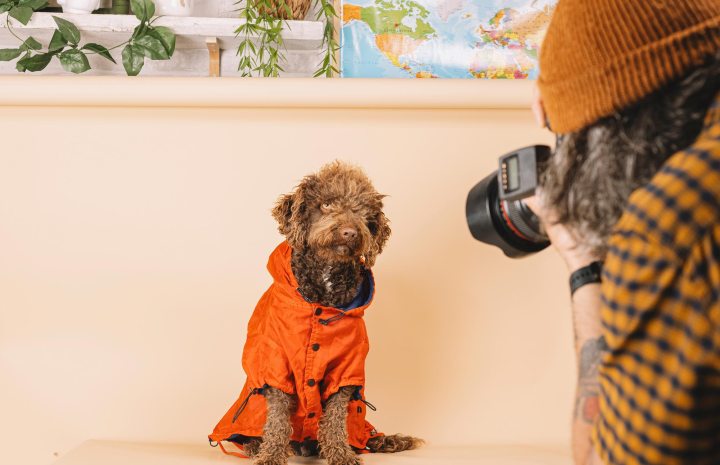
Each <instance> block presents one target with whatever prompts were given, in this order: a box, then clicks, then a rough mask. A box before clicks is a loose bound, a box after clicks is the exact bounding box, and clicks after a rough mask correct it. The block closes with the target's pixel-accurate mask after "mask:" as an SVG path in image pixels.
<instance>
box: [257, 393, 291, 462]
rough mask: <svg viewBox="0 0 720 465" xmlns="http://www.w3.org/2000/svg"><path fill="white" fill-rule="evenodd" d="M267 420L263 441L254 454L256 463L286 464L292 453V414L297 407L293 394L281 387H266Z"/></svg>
mask: <svg viewBox="0 0 720 465" xmlns="http://www.w3.org/2000/svg"><path fill="white" fill-rule="evenodd" d="M264 394H265V401H266V405H267V420H265V428H264V429H263V437H262V443H261V444H260V447H259V450H258V451H257V453H256V454H253V459H255V464H256V465H285V464H287V461H288V457H289V456H290V455H291V454H290V436H291V435H292V425H291V423H290V416H291V415H292V411H293V409H294V408H295V402H294V399H293V398H292V396H290V395H288V394H285V393H284V392H282V391H281V390H279V389H275V388H272V387H268V388H265V392H264Z"/></svg>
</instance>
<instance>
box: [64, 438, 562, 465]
mask: <svg viewBox="0 0 720 465" xmlns="http://www.w3.org/2000/svg"><path fill="white" fill-rule="evenodd" d="M363 461H364V462H365V464H366V465H390V464H392V465H439V464H442V465H568V464H569V459H568V453H567V451H565V450H560V449H557V448H548V447H528V446H524V447H522V446H471V447H437V446H428V447H426V448H424V449H422V450H414V451H408V452H403V453H401V454H375V455H364V456H363ZM211 463H212V464H228V465H229V464H235V465H249V464H250V462H249V461H246V460H240V459H237V458H235V457H229V456H226V455H223V454H218V453H217V452H216V451H215V450H213V449H211V448H209V447H204V446H202V445H189V444H143V443H123V442H114V441H88V442H86V443H84V444H82V445H81V446H80V447H78V448H77V449H76V450H74V451H72V452H70V453H69V454H68V455H67V456H66V457H63V458H62V459H60V460H58V461H57V462H56V463H55V465H99V464H102V465H207V464H211ZM324 463H325V461H323V460H320V459H318V458H301V457H293V458H291V459H290V465H320V464H324Z"/></svg>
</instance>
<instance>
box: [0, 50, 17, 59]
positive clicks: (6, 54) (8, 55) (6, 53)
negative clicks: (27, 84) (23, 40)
mask: <svg viewBox="0 0 720 465" xmlns="http://www.w3.org/2000/svg"><path fill="white" fill-rule="evenodd" d="M20 54H22V50H20V49H19V48H0V61H12V60H14V59H15V58H17V57H19V56H20Z"/></svg>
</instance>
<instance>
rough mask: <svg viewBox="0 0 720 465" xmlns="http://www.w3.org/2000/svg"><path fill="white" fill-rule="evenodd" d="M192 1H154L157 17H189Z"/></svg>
mask: <svg viewBox="0 0 720 465" xmlns="http://www.w3.org/2000/svg"><path fill="white" fill-rule="evenodd" d="M192 4H193V0H155V14H156V15H158V16H190V15H191V14H192Z"/></svg>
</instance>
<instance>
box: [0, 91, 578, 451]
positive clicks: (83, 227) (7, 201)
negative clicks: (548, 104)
mask: <svg viewBox="0 0 720 465" xmlns="http://www.w3.org/2000/svg"><path fill="white" fill-rule="evenodd" d="M27 81H28V82H31V81H33V79H28V80H27ZM38 82H47V81H42V80H38ZM53 82H55V83H57V87H56V92H57V93H58V94H62V92H63V89H64V85H65V84H67V86H68V88H69V89H74V90H73V92H76V91H77V88H76V87H75V86H77V85H78V84H77V82H76V81H75V80H72V79H67V80H64V81H53ZM78 82H84V85H86V86H87V88H88V89H91V91H92V92H96V93H99V91H98V86H99V84H98V81H95V80H92V79H89V80H85V81H81V80H78ZM118 82H119V81H118ZM122 82H130V81H122ZM158 82H159V81H158ZM173 82H174V81H173V80H165V81H164V83H165V85H167V86H168V87H169V88H172V86H173ZM207 82H208V81H207V80H198V81H196V85H197V89H196V90H195V92H197V93H201V91H202V88H203V86H204V85H205V84H206V83H207ZM306 84H307V86H306ZM478 84H479V83H478ZM148 85H155V84H154V83H153V84H148ZM283 85H284V84H283ZM343 85H344V86H347V87H345V89H347V90H352V91H353V92H355V93H357V94H360V95H368V96H373V95H376V92H385V90H383V88H384V87H383V86H385V85H386V83H384V82H381V81H380V82H378V83H372V82H365V81H361V82H358V83H357V84H356V86H355V87H352V86H350V85H348V84H343ZM392 85H395V84H390V86H392ZM463 85H465V84H463ZM296 86H297V87H296V89H295V91H296V93H297V94H300V95H305V94H307V93H309V92H317V91H319V89H320V87H318V86H316V84H314V82H313V83H306V82H297V83H296ZM375 86H376V87H375ZM0 88H2V89H3V91H2V92H0V94H1V95H2V97H1V98H2V100H3V101H5V102H7V101H8V100H11V99H13V98H15V99H16V101H20V100H22V98H21V97H18V96H15V97H12V96H9V95H8V93H7V91H6V89H8V88H7V87H5V85H4V84H2V85H1V87H0ZM40 88H43V89H44V90H42V92H49V91H48V90H47V88H45V87H43V85H42V84H41V85H40ZM385 88H386V87H385ZM408 88H409V89H417V87H413V85H409V87H408ZM446 88H447V86H446V84H445V83H444V82H443V83H442V84H441V85H439V87H438V92H441V91H442V89H446ZM92 89H94V90H92ZM128 89H134V88H133V87H132V86H128V87H123V86H121V85H118V86H117V87H113V88H106V89H105V92H106V93H107V94H108V95H110V94H112V95H113V98H114V99H117V100H118V101H120V100H124V99H127V100H132V99H133V98H134V96H133V95H132V93H128V92H129V90H128ZM280 89H281V90H282V89H285V88H284V87H282V86H281V87H280ZM427 89H429V91H431V90H432V88H431V87H430V88H427ZM466 89H468V88H467V87H466ZM474 89H475V90H474V91H475V92H478V93H482V92H486V91H488V87H484V86H482V85H477V87H475V88H474ZM490 89H492V90H493V92H495V91H496V90H497V88H495V87H490ZM521 89H522V87H521ZM266 91H267V88H266ZM213 92H214V91H213V90H212V88H211V89H210V90H209V93H210V94H211V95H215V96H216V97H217V95H218V94H213ZM411 92H412V90H411ZM168 95H169V94H165V96H166V97H167V96H168ZM264 96H265V97H267V98H268V99H269V100H270V101H273V99H272V95H270V94H269V93H266V94H265V95H264ZM261 97H263V95H260V96H256V97H255V98H256V99H257V100H260V99H261ZM167 98H169V97H167ZM177 98H178V99H180V100H182V99H183V98H185V96H183V95H177ZM227 98H228V100H232V99H233V98H235V97H233V96H232V95H228V97H227ZM319 98H322V97H319ZM348 98H350V97H348ZM368 98H373V97H368ZM467 98H468V99H470V100H472V99H479V98H480V97H477V96H474V95H472V93H470V94H469V95H468V97H467ZM490 98H491V99H492V98H495V99H496V98H498V97H497V95H494V96H492V97H490ZM511 98H514V97H513V96H511ZM25 100H26V101H32V98H25ZM31 103H33V104H35V105H37V104H39V103H41V102H39V101H32V102H31ZM410 105H412V102H411V103H410ZM0 123H1V125H2V128H3V134H4V137H3V145H2V150H1V151H0V373H2V381H1V382H0V412H2V422H0V463H2V464H8V465H15V464H22V465H44V464H47V463H49V462H51V461H52V460H53V458H54V457H55V455H54V454H57V455H58V456H60V457H62V456H63V455H64V454H65V453H66V452H68V451H70V450H71V449H73V448H75V447H76V446H78V445H79V444H80V443H82V442H83V441H86V440H88V439H108V440H119V441H143V442H159V443H187V444H196V445H198V446H204V444H205V437H206V435H207V434H208V433H209V432H210V431H211V429H212V427H213V426H214V425H215V423H216V422H217V420H218V419H219V418H220V416H221V415H222V414H223V413H224V412H225V411H226V409H227V408H228V407H229V406H230V404H231V403H232V401H233V400H234V399H235V397H236V396H237V395H238V393H239V390H240V388H241V386H242V383H243V380H244V376H243V373H242V370H241V366H240V353H241V350H242V345H243V342H244V336H245V327H246V324H247V320H248V317H249V315H250V313H251V311H252V309H253V307H254V305H255V303H256V301H257V299H258V298H259V297H260V295H261V293H262V292H263V291H264V289H265V288H266V286H267V285H268V283H269V278H268V275H267V273H266V272H265V263H266V260H267V256H268V254H269V253H270V251H271V250H272V249H273V247H274V246H275V245H276V244H277V243H278V241H280V239H281V238H280V236H279V235H278V234H277V232H276V229H275V224H274V223H273V220H272V218H271V217H270V214H269V210H270V208H271V206H272V204H273V202H274V201H275V199H276V198H277V196H278V195H279V194H281V193H284V192H287V191H288V190H289V189H290V188H291V187H292V186H293V185H294V184H295V183H296V182H297V181H298V179H299V178H300V177H301V176H302V175H304V174H306V173H308V172H310V171H313V170H315V169H317V168H318V167H319V166H320V165H321V164H323V163H325V162H327V161H329V160H332V159H334V158H341V159H344V160H348V161H352V162H356V163H359V164H361V165H362V166H363V167H364V168H365V169H366V171H367V172H368V174H369V175H370V176H371V177H372V178H373V179H374V181H375V183H376V186H377V188H378V189H379V190H381V191H383V192H385V193H387V194H389V197H388V198H387V202H386V205H387V214H388V216H389V217H390V219H391V220H392V227H393V236H392V237H391V239H390V242H389V244H388V247H387V250H386V252H385V253H384V254H383V255H382V256H381V257H380V258H379V260H378V263H377V266H376V269H375V271H376V275H377V282H378V294H377V300H376V302H375V304H374V305H373V307H372V308H371V309H370V310H369V311H368V313H367V317H366V319H367V320H366V321H367V325H368V329H369V333H370V339H371V353H370V356H369V359H368V365H367V379H368V386H367V395H368V398H369V400H370V401H372V402H373V403H374V404H375V405H377V406H378V408H379V409H378V412H374V413H372V415H371V416H370V419H371V420H372V421H373V422H374V423H375V424H376V425H377V426H378V427H379V428H381V429H382V430H383V431H386V432H389V433H390V432H404V433H413V434H416V435H418V436H421V437H424V438H425V439H427V440H428V441H429V443H430V444H431V445H433V446H445V445H452V444H493V443H495V444H552V445H558V446H562V445H564V444H566V443H567V439H568V434H569V421H568V418H569V414H570V410H571V406H572V405H571V404H572V384H573V376H574V367H573V356H572V336H571V329H570V316H569V310H568V303H569V302H568V301H569V299H568V292H567V285H566V283H565V281H566V274H565V272H564V270H563V267H562V265H561V263H560V262H559V260H558V259H557V258H556V257H555V255H554V254H552V253H550V252H546V253H542V254H539V255H537V256H534V257H531V258H528V259H525V260H520V261H513V260H509V259H506V258H505V257H504V256H502V254H501V253H500V252H499V251H498V250H496V249H494V248H491V247H488V246H484V245H482V244H479V243H477V242H475V241H474V240H473V239H472V238H471V237H470V234H469V232H468V231H467V227H466V225H465V218H464V204H465V195H466V193H467V190H468V189H469V188H470V187H471V186H472V185H473V184H474V183H475V182H476V181H478V180H479V179H480V178H481V177H482V176H484V175H486V174H487V173H489V172H490V171H491V170H492V169H494V168H495V166H496V160H497V157H498V156H499V155H501V154H502V153H504V152H505V151H507V150H510V149H513V148H515V147H517V146H521V145H525V144H531V143H537V142H549V139H550V136H549V134H547V133H546V132H543V131H540V130H539V129H536V128H535V126H534V124H533V122H532V116H531V114H530V112H529V111H526V110H502V111H498V110H483V109H480V108H478V109H473V110H464V109H447V110H380V109H371V108H364V109H358V108H355V109H339V108H335V109H332V108H326V109H315V108H305V109H301V108H295V109H287V108H286V109H283V108H270V109H258V108H250V109H248V108H239V107H238V108H161V107H157V108H155V107H144V108H101V107H88V106H86V107H77V108H69V107H62V106H56V107H40V106H34V107H23V106H15V107H0ZM212 454H220V452H219V451H217V450H215V449H213V450H212ZM161 455H162V454H161ZM471 455H472V454H471ZM374 460H382V459H374ZM468 460H472V458H469V459H468ZM98 463H100V462H98ZM378 463H379V462H378ZM393 463H395V462H393ZM467 463H475V462H467ZM477 463H482V462H480V461H478V462H477Z"/></svg>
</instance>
